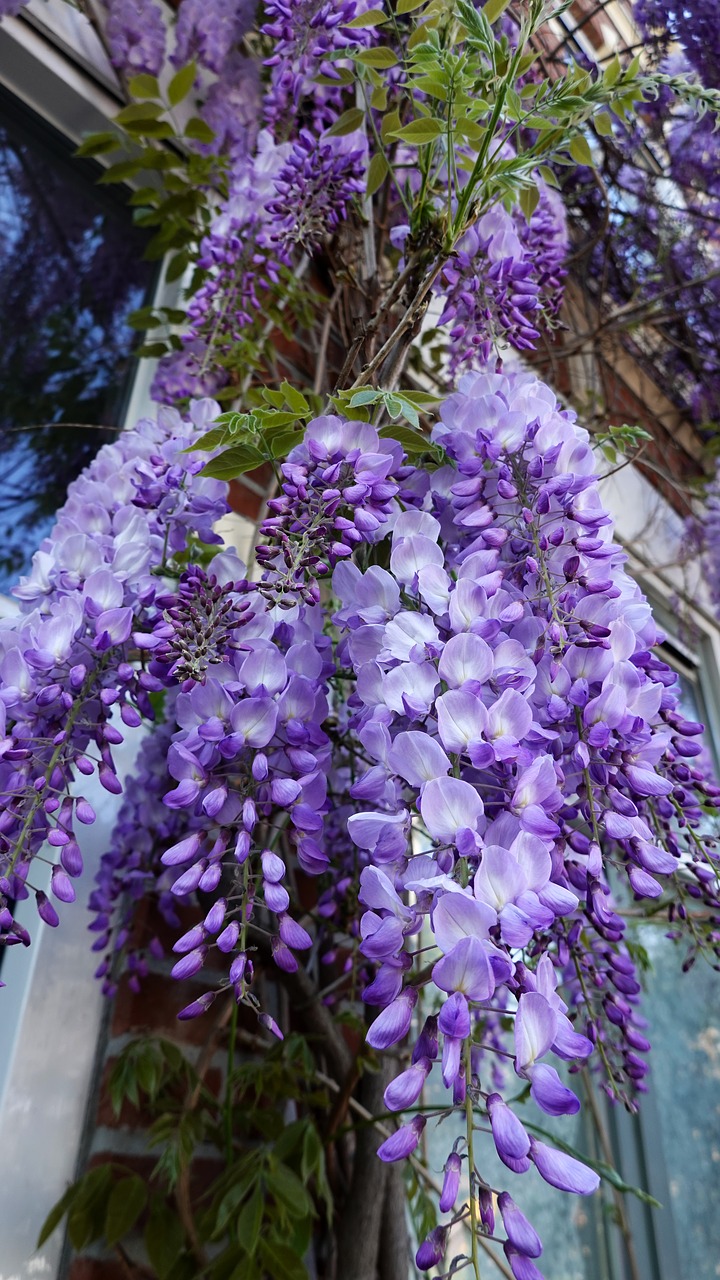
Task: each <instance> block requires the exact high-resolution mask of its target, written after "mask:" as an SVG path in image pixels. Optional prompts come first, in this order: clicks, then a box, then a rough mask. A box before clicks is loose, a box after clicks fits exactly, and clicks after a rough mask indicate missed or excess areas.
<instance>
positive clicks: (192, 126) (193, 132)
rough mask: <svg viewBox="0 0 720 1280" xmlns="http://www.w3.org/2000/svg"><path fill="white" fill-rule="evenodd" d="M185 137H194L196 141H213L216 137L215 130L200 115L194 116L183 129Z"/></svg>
mask: <svg viewBox="0 0 720 1280" xmlns="http://www.w3.org/2000/svg"><path fill="white" fill-rule="evenodd" d="M183 137H184V138H193V139H194V141H195V142H212V141H213V140H214V138H215V131H214V129H211V128H210V125H209V124H206V123H205V121H204V120H201V119H200V117H199V116H192V117H191V118H190V119H189V120H188V122H187V124H186V125H185V128H184V129H183Z"/></svg>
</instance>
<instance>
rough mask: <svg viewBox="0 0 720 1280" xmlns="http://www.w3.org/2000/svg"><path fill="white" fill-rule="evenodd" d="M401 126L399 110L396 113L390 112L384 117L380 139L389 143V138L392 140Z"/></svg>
mask: <svg viewBox="0 0 720 1280" xmlns="http://www.w3.org/2000/svg"><path fill="white" fill-rule="evenodd" d="M400 125H401V120H400V112H399V111H398V110H397V108H396V109H395V110H394V111H388V112H387V114H386V115H384V116H383V118H382V123H381V125H380V137H381V138H382V140H383V142H387V141H388V139H389V138H392V137H393V136H394V134H395V132H396V130H397V129H399V128H400Z"/></svg>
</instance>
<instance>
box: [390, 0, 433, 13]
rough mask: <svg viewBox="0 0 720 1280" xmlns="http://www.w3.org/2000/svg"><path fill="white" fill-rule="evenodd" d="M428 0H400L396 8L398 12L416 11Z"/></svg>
mask: <svg viewBox="0 0 720 1280" xmlns="http://www.w3.org/2000/svg"><path fill="white" fill-rule="evenodd" d="M425 3H426V0H398V2H397V6H396V9H395V12H396V13H414V12H415V10H416V9H421V8H422V6H423V5H424V4H425Z"/></svg>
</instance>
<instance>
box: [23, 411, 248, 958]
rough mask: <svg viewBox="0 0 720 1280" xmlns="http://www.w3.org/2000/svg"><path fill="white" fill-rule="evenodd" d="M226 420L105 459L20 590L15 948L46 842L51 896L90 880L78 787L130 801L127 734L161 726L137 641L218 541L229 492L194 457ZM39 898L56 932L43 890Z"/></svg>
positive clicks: (187, 426) (69, 893) (136, 439)
mask: <svg viewBox="0 0 720 1280" xmlns="http://www.w3.org/2000/svg"><path fill="white" fill-rule="evenodd" d="M217 412H218V406H217V405H216V404H215V403H214V402H213V401H199V402H197V403H196V404H195V406H194V408H193V410H192V415H193V416H192V420H191V421H185V420H183V419H182V418H181V417H180V415H179V414H178V413H177V412H176V411H175V410H165V411H163V412H162V413H161V415H160V417H159V420H158V422H157V423H155V422H150V421H144V422H141V423H140V424H139V425H138V427H137V429H136V430H135V431H130V432H124V433H123V434H122V435H121V436H119V438H118V440H117V441H116V442H114V443H113V444H109V445H106V446H104V448H103V449H102V450H101V451H100V453H99V454H98V456H97V458H96V459H95V461H94V462H93V463H92V464H91V466H90V467H89V468H88V470H87V471H86V472H85V473H84V474H83V475H81V476H80V477H79V479H78V480H76V481H75V482H74V483H73V484H72V485H71V486H70V490H69V492H68V500H67V502H66V504H65V506H64V507H63V508H62V510H61V511H60V513H59V515H58V521H57V524H56V525H55V528H54V529H53V532H52V534H51V536H50V538H49V539H47V540H46V542H45V543H43V545H42V546H41V548H40V550H39V551H38V552H37V553H36V555H35V558H34V560H33V569H32V573H31V574H30V575H29V577H27V578H25V579H23V580H22V581H21V583H20V586H19V587H17V588H16V590H15V594H16V596H17V597H18V599H19V600H20V601H21V604H22V612H21V614H20V615H19V616H18V617H13V618H7V619H4V620H3V621H2V623H1V624H0V679H1V680H2V691H1V694H0V698H1V705H2V716H3V721H4V730H5V735H6V736H5V737H4V739H3V752H2V759H1V760H0V793H1V794H2V799H3V812H2V817H1V818H0V908H1V909H2V917H0V927H1V928H2V934H3V936H5V935H7V938H8V940H9V941H13V940H17V939H18V938H19V937H20V932H19V930H18V926H17V925H16V924H15V923H14V921H13V919H12V915H11V914H10V912H9V910H8V909H7V907H6V901H7V899H18V898H21V897H26V896H27V894H28V891H29V890H31V889H32V887H33V886H32V881H31V880H29V879H28V877H29V873H30V868H31V860H32V858H33V857H34V856H35V855H36V854H38V852H39V850H40V849H41V848H42V847H43V845H44V844H45V842H46V841H47V842H48V843H49V845H50V846H51V847H52V848H56V849H58V850H59V862H57V863H56V864H55V865H54V866H53V870H52V882H51V890H52V894H53V896H54V897H55V898H56V899H58V900H60V901H62V902H71V901H73V899H74V897H75V890H74V887H73V880H74V879H75V878H76V877H77V876H79V875H80V873H81V871H82V857H81V854H80V849H79V846H78V843H77V840H76V836H75V829H74V824H75V822H80V823H91V822H93V821H94V816H95V815H94V813H93V810H92V808H91V806H90V804H89V803H88V802H87V800H85V799H83V797H82V796H80V795H77V794H76V793H75V790H74V786H73V784H74V783H75V782H76V780H77V779H78V775H81V776H86V777H87V776H89V775H91V774H94V773H95V772H96V771H97V775H98V778H99V781H100V783H101V784H102V786H103V787H104V788H105V789H106V790H107V791H109V792H111V793H113V794H118V793H119V792H120V790H121V786H120V783H119V781H118V778H117V774H116V770H115V765H114V760H113V748H114V747H115V746H117V744H118V743H120V742H122V741H123V733H122V732H121V730H120V728H119V727H118V725H119V722H121V723H122V724H123V725H126V726H128V727H130V728H136V727H137V726H138V725H139V724H140V723H141V720H142V719H143V717H146V718H150V719H152V714H153V713H152V706H151V703H150V700H149V694H150V693H152V692H153V691H156V690H158V689H160V688H161V687H162V686H161V685H160V683H159V681H158V680H157V678H156V677H154V676H152V675H151V674H150V673H149V672H147V671H145V670H143V669H138V667H137V664H136V663H134V662H133V661H132V653H133V649H134V642H133V640H132V633H133V630H134V628H135V627H139V626H141V625H142V623H143V622H144V620H145V619H147V618H153V617H154V615H155V614H156V613H157V606H156V597H157V595H158V590H159V589H160V588H161V586H162V579H161V577H159V576H158V575H159V574H162V572H163V569H164V566H165V565H166V563H167V561H168V560H170V559H171V558H172V557H174V556H175V555H177V554H178V553H180V552H183V551H185V550H186V549H187V547H188V545H189V542H190V541H191V539H192V538H193V537H198V538H200V539H201V540H202V541H203V542H210V543H212V542H217V541H218V538H217V535H216V534H215V533H214V532H213V525H214V524H215V522H216V521H217V520H218V518H219V517H220V516H221V515H222V514H224V512H225V511H226V510H227V506H226V501H225V492H226V490H225V485H224V484H221V483H220V482H218V481H216V480H208V479H204V478H202V477H199V476H198V475H197V473H198V471H199V470H200V469H201V467H202V465H203V460H202V455H194V454H183V449H185V448H187V447H188V446H189V445H191V443H192V441H193V439H194V438H195V437H196V435H197V429H198V428H200V429H202V427H203V426H204V425H205V424H206V423H207V422H208V421H211V420H212V419H213V417H215V416H216V415H217ZM35 897H36V902H37V906H38V911H39V913H40V915H41V917H42V918H43V919H44V920H46V921H47V922H48V923H50V924H57V923H58V916H57V912H56V910H55V907H54V906H53V904H52V901H51V900H50V899H48V897H47V895H46V893H45V891H44V889H43V888H41V887H37V888H36V889H35ZM22 941H25V942H26V941H27V938H26V937H25V936H23V937H22Z"/></svg>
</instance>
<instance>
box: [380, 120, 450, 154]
mask: <svg viewBox="0 0 720 1280" xmlns="http://www.w3.org/2000/svg"><path fill="white" fill-rule="evenodd" d="M443 129H444V126H443V122H442V120H433V119H432V118H431V117H428V118H427V119H425V118H423V119H420V120H411V121H410V123H409V124H406V125H403V127H402V129H396V130H395V131H394V133H393V135H392V136H393V137H394V138H401V139H402V141H403V142H409V143H410V145H411V146H416V147H420V146H422V145H423V144H424V143H426V142H434V141H435V139H436V138H439V137H440V135H441V133H442V132H443Z"/></svg>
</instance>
